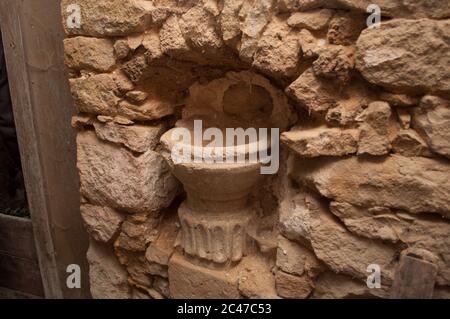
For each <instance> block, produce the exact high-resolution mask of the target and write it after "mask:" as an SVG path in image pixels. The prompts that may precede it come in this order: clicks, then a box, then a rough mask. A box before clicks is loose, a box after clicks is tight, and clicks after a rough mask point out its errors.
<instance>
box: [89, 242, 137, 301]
mask: <svg viewBox="0 0 450 319" xmlns="http://www.w3.org/2000/svg"><path fill="white" fill-rule="evenodd" d="M87 260H88V262H89V279H90V288H91V294H92V297H93V298H94V299H128V298H129V297H130V289H129V287H128V284H127V272H126V271H125V269H124V268H123V267H122V265H121V264H120V263H119V261H118V260H117V258H116V257H115V255H114V253H113V251H112V249H111V248H109V247H107V246H105V245H103V244H100V243H97V242H95V241H92V240H91V241H90V244H89V250H88V252H87Z"/></svg>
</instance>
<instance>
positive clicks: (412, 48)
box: [356, 19, 450, 94]
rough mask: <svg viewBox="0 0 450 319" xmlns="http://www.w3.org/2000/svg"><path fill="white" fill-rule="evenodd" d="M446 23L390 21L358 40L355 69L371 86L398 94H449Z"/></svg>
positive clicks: (448, 27) (449, 56) (449, 26)
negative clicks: (381, 87)
mask: <svg viewBox="0 0 450 319" xmlns="http://www.w3.org/2000/svg"><path fill="white" fill-rule="evenodd" d="M449 33H450V22H449V21H448V20H443V21H436V20H429V19H421V20H405V19H398V20H392V21H388V22H385V23H382V24H381V27H380V28H378V29H366V30H365V31H364V32H363V33H362V34H361V36H360V38H359V39H358V43H357V57H356V68H357V69H358V70H359V71H360V72H361V74H362V75H363V76H364V77H365V78H366V79H367V80H368V81H369V82H371V83H374V84H377V85H381V86H384V87H386V88H388V89H391V90H394V91H397V92H400V93H408V92H410V93H413V94H417V93H420V92H423V93H425V92H438V93H445V94H448V93H449V92H450V75H449V74H448V72H447V71H446V70H448V69H449V68H450V48H449V46H450V44H449V41H448V40H446V34H449Z"/></svg>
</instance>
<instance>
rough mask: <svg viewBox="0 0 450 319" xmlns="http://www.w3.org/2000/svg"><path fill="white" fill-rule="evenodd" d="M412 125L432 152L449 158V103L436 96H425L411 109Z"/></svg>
mask: <svg viewBox="0 0 450 319" xmlns="http://www.w3.org/2000/svg"><path fill="white" fill-rule="evenodd" d="M413 126H414V128H416V129H417V130H418V131H419V132H421V133H422V134H423V135H424V136H425V139H426V141H427V144H428V145H429V146H430V149H431V150H433V151H434V152H436V153H438V154H441V155H443V156H446V157H448V158H450V103H449V101H448V100H444V99H441V98H439V97H437V96H425V97H424V98H423V99H422V100H421V102H420V106H419V107H418V108H415V109H414V111H413Z"/></svg>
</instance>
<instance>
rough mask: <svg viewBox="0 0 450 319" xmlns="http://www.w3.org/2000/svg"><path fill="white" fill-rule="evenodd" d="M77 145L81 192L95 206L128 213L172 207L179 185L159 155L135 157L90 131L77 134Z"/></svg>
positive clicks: (151, 152) (145, 154)
mask: <svg viewBox="0 0 450 319" xmlns="http://www.w3.org/2000/svg"><path fill="white" fill-rule="evenodd" d="M77 144H78V169H79V171H80V179H81V193H82V194H83V196H85V197H86V198H88V199H89V200H90V201H91V202H92V203H95V204H98V205H105V206H109V207H113V208H117V209H120V210H124V211H129V212H148V211H150V212H155V211H158V210H159V209H161V208H164V207H167V206H169V204H170V202H171V201H172V199H173V197H174V196H175V194H176V189H177V186H178V183H177V182H176V180H175V179H174V177H172V175H171V174H170V172H169V170H168V167H167V166H166V163H165V162H164V160H163V158H162V157H161V156H160V155H159V154H158V153H155V152H154V151H152V150H149V151H147V152H145V153H143V154H142V155H141V156H139V157H135V156H134V155H133V154H132V153H131V152H129V151H127V150H126V149H123V148H120V147H117V146H114V145H111V144H109V143H105V142H103V141H101V140H99V139H98V138H97V137H96V136H95V133H94V132H89V131H87V132H82V133H79V134H78V137H77Z"/></svg>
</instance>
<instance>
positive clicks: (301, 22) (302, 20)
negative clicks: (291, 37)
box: [287, 9, 333, 31]
mask: <svg viewBox="0 0 450 319" xmlns="http://www.w3.org/2000/svg"><path fill="white" fill-rule="evenodd" d="M332 16H333V11H332V10H329V9H321V10H312V11H307V12H295V13H293V14H292V15H291V16H290V17H289V19H288V21H287V23H288V25H289V26H290V27H293V28H302V29H303V28H306V29H308V30H315V31H317V30H322V29H325V28H326V27H327V26H328V22H330V19H331V17H332Z"/></svg>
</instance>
